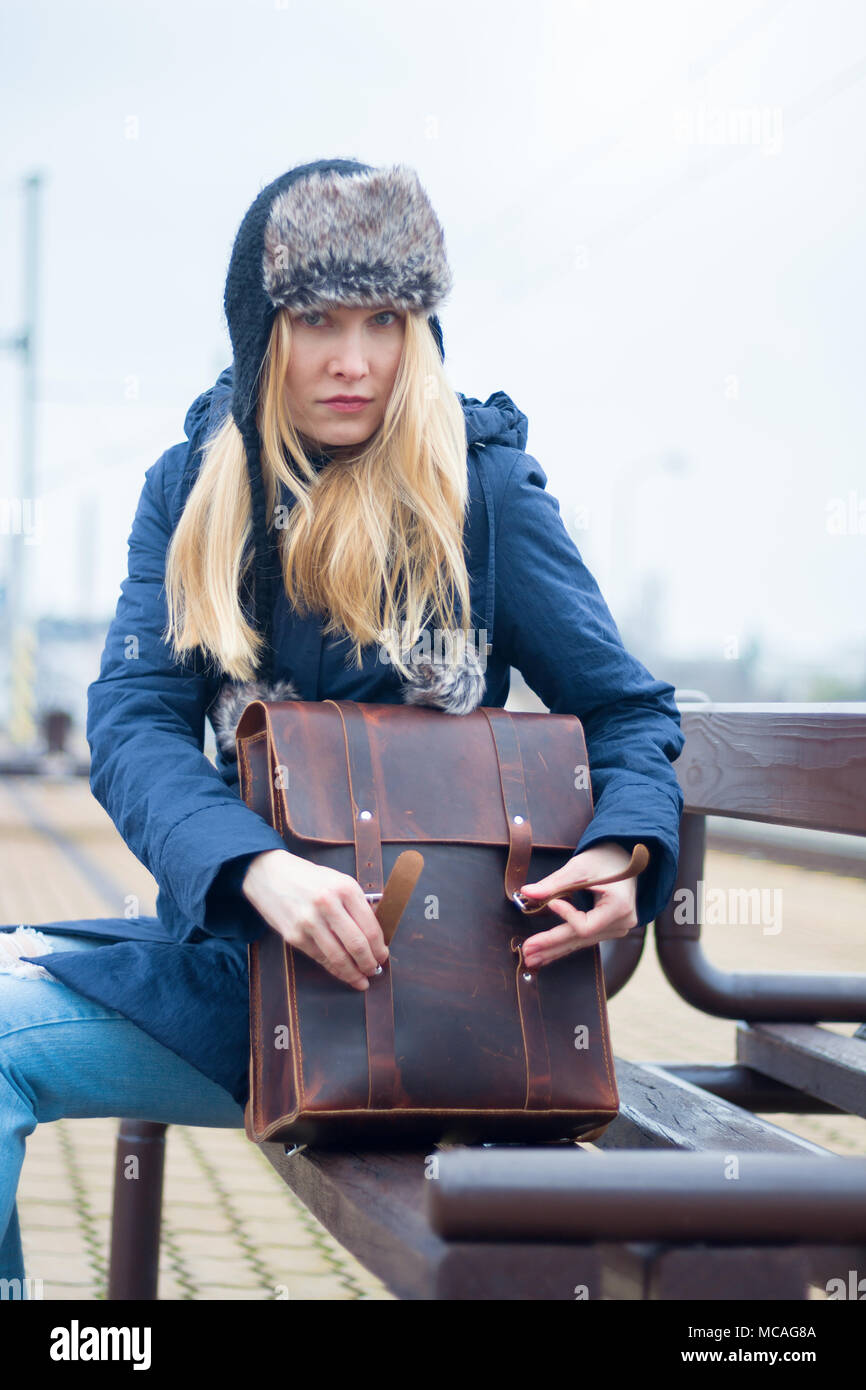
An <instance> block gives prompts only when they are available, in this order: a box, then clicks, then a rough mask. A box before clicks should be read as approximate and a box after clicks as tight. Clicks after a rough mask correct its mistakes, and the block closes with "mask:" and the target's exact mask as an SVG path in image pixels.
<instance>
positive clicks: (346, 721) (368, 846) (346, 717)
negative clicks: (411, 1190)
mask: <svg viewBox="0 0 866 1390" xmlns="http://www.w3.org/2000/svg"><path fill="white" fill-rule="evenodd" d="M324 703H325V704H329V705H334V706H335V708H336V709H337V711H338V712H339V715H340V718H341V719H342V721H343V733H344V735H345V739H346V761H347V764H348V770H349V793H350V795H351V798H352V819H353V824H354V828H355V869H356V875H355V876H356V878H357V880H358V882H359V883H360V885H361V887H362V888H363V890H364V892H365V893H366V894H369V895H372V894H376V895H378V894H382V895H383V898H382V901H383V902H384V882H383V870H382V836H381V825H380V820H379V803H378V799H377V797H376V780H375V775H374V773H373V761H372V757H371V755H370V738H369V735H368V733H367V724H366V720H365V717H364V708H363V705H361V704H359V703H358V702H357V701H354V700H326V701H325V702H324ZM364 1007H365V1014H366V1024H367V1064H368V1070H369V1077H370V1085H369V1091H368V1097H367V1105H368V1107H369V1108H370V1109H371V1110H381V1109H390V1108H391V1107H392V1106H393V1105H394V1103H395V1100H396V1095H397V1089H398V1081H399V1078H398V1075H397V1059H396V1056H395V1051H394V994H393V988H392V983H391V960H390V957H389V959H388V960H386V961H385V964H384V965H383V966H381V967H380V970H379V972H378V973H377V974H375V975H374V976H373V977H372V979H371V980H370V984H369V987H368V988H367V989H366V990H365V991H364Z"/></svg>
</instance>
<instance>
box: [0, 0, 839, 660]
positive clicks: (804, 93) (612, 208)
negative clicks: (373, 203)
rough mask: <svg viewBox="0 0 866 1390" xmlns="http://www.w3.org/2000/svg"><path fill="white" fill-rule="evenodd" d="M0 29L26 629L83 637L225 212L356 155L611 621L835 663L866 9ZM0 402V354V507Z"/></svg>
mask: <svg viewBox="0 0 866 1390" xmlns="http://www.w3.org/2000/svg"><path fill="white" fill-rule="evenodd" d="M0 15H2V30H3V32H2V36H0V52H2V55H3V57H2V83H0V92H2V95H0V105H2V117H3V133H4V138H3V141H2V154H0V254H2V264H3V270H4V273H3V276H2V279H0V337H4V338H7V339H8V337H9V336H10V335H11V334H13V333H15V332H18V331H19V330H20V327H21V322H22V311H23V298H22V272H21V266H22V207H23V205H22V199H21V193H20V185H21V180H22V179H23V178H24V177H25V176H26V175H28V174H30V173H33V172H36V171H41V172H42V174H43V176H44V191H43V196H42V200H41V218H42V223H41V227H42V234H41V254H40V280H39V296H40V311H39V318H38V326H37V337H38V346H39V359H38V360H39V375H40V381H39V405H38V414H37V430H38V454H37V466H38V471H37V477H38V487H37V497H38V498H40V499H41V500H42V503H43V530H42V540H41V541H40V543H39V544H38V545H34V546H32V547H30V550H31V556H32V561H31V563H32V566H33V584H32V593H33V597H34V602H35V606H36V611H37V612H40V613H44V612H51V613H60V614H66V615H73V614H78V613H81V612H86V613H87V614H89V615H91V616H101V615H103V614H104V615H105V616H106V617H107V616H109V615H110V614H111V613H112V612H113V610H114V606H115V603H116V600H117V595H118V587H119V583H120V580H121V579H122V578H123V576H124V574H125V572H126V542H127V537H128V534H129V527H130V523H131V520H132V515H133V513H134V510H135V505H136V501H137V499H138V495H139V492H140V490H141V486H142V482H143V474H144V470H145V469H146V468H147V467H149V465H150V464H151V463H153V462H154V461H155V460H156V459H157V458H158V457H159V455H160V454H161V453H162V452H163V451H164V450H165V449H166V448H168V447H169V446H170V445H172V444H174V443H177V442H178V441H180V440H182V439H183V438H184V435H183V418H184V414H185V412H186V409H187V407H188V405H189V403H190V402H191V401H192V400H193V399H194V397H195V396H196V395H198V393H199V392H200V391H202V390H204V389H206V388H207V386H208V385H210V384H211V383H212V381H213V380H214V378H215V377H216V375H217V373H218V372H219V371H220V370H221V369H222V367H224V366H225V365H227V363H228V362H229V361H230V350H229V344H228V335H227V332H226V328H225V323H224V319H223V315H222V295H223V287H224V280H225V273H226V269H227V264H228V257H229V252H230V249H231V245H232V242H233V239H234V237H235V234H236V232H237V228H238V225H239V223H240V220H241V218H242V216H243V214H244V212H245V211H246V209H247V207H248V206H249V204H250V203H251V202H252V200H253V199H254V198H255V196H256V194H257V193H258V191H259V189H260V188H261V187H263V186H264V185H265V184H266V183H268V182H269V181H270V180H271V179H273V178H275V177H277V175H279V174H281V173H283V172H284V171H285V170H286V169H289V168H291V167H292V166H293V165H295V164H298V163H302V162H305V161H307V160H310V159H317V158H323V157H333V156H345V155H351V156H355V157H357V158H359V159H362V160H364V161H366V162H368V163H372V164H388V163H398V162H401V163H408V164H411V165H412V166H414V167H415V168H416V169H417V170H418V172H419V175H420V177H421V180H422V182H423V184H424V186H425V187H426V189H427V191H428V193H429V195H430V198H431V200H432V202H433V205H434V207H435V208H436V211H437V213H438V215H439V217H440V220H441V221H442V224H443V226H444V228H445V234H446V242H447V248H448V255H449V259H450V262H451V265H452V269H453V272H454V280H455V288H454V291H453V293H452V295H451V297H450V300H449V303H448V305H447V306H446V307H445V308H444V309H443V312H442V316H441V317H442V324H443V330H444V335H445V347H446V369H447V371H448V374H449V379H450V380H451V382H452V385H453V386H454V388H455V389H456V390H459V391H462V392H463V393H464V394H465V395H468V396H475V397H478V398H479V399H481V400H484V399H486V397H487V396H488V395H489V394H490V393H491V392H493V391H496V390H503V391H506V392H507V393H508V394H509V395H510V396H511V397H512V398H513V400H514V401H515V402H516V403H517V405H518V406H519V407H520V408H521V409H522V410H523V411H524V412H525V413H526V414H527V416H528V417H529V442H528V450H529V452H530V453H531V454H532V455H533V456H534V457H535V458H537V459H538V460H539V462H540V463H541V464H542V466H543V468H544V469H545V471H546V473H547V475H548V479H549V482H548V487H549V490H550V491H551V492H552V493H553V494H554V495H555V496H556V497H558V498H559V500H560V503H561V508H562V512H563V516H564V517H565V519H566V521H567V522H568V524H569V526H570V528H571V529H572V533H573V534H574V536H575V539H576V541H577V542H578V545H579V547H580V549H581V551H582V553H583V555H584V558H585V559H586V561H587V563H588V564H589V566H590V568H591V569H592V570H593V573H594V574H595V575H596V577H597V579H598V581H599V583H600V585H601V587H602V590H603V592H604V594H605V596H606V597H607V599H608V602H609V603H610V606H611V608H612V610H613V613H614V616H615V617H616V618H617V619H618V620H625V619H626V618H627V617H628V614H629V613H630V612H633V611H634V610H635V609H636V608H637V607H638V606H639V604H640V601H641V596H642V594H643V593H644V592H645V591H646V589H647V586H654V587H655V588H657V589H658V590H659V592H660V594H661V602H662V605H663V617H664V629H665V631H664V637H665V642H666V646H667V647H668V649H669V650H670V651H672V652H677V653H683V654H685V653H693V654H705V655H710V656H712V655H716V656H718V655H721V654H722V653H723V651H724V649H725V646H726V644H729V643H730V641H731V639H732V637H733V638H735V639H737V640H739V641H740V642H741V643H743V644H745V643H746V642H747V641H748V640H749V638H750V637H751V636H753V635H755V636H758V637H760V638H761V639H762V641H764V643H765V644H766V645H767V647H768V648H769V650H770V652H771V653H772V652H775V653H777V654H778V658H779V660H783V659H786V660H787V659H789V658H792V659H796V660H798V661H802V662H803V663H804V664H805V665H808V666H813V665H816V664H819V663H820V664H822V665H824V666H825V667H828V668H829V669H832V670H833V671H836V672H838V673H840V674H856V673H858V672H862V671H863V670H864V665H866V603H864V594H866V462H864V460H866V450H864V435H866V428H864V406H863V396H864V389H863V383H864V338H866V313H864V307H866V305H864V279H866V255H864V245H866V5H864V4H863V0H787V3H780V2H779V0H769V3H757V0H754V2H753V0H705V2H704V3H698V0H653V3H651V4H648V3H646V0H624V2H622V3H616V2H615V0H587V2H586V3H566V2H565V0H534V2H533V3H531V4H530V3H520V4H515V3H509V0H496V3H492V0H491V3H486V0H460V3H455V0H438V3H437V4H435V5H426V4H425V5H421V4H411V3H407V0H402V2H401V3H397V0H380V2H379V3H374V2H373V0H367V2H366V3H365V0H350V2H349V3H346V0H330V3H329V4H328V5H327V6H321V7H316V6H311V5H309V4H308V3H299V2H298V0H285V2H283V0H276V3H275V0H207V3H198V0H171V3H167V0H166V2H163V0H139V2H138V3H135V4H133V3H128V0H105V2H104V3H103V2H102V0H78V2H77V3H75V4H67V3H60V0H52V2H51V3H47V2H46V0H41V2H40V0H36V2H35V3H34V0H2V4H0ZM20 391H21V379H20V366H19V363H18V361H17V360H16V357H15V356H14V354H13V353H12V352H10V351H8V350H7V351H5V352H3V353H2V354H0V403H2V424H0V450H2V453H0V471H2V482H0V488H2V492H3V495H4V496H5V497H7V498H9V497H14V496H16V495H18V494H19V493H20V482H19V475H18V472H17V468H18V464H17V448H18V443H19V440H20V429H21V422H20V415H19V397H20ZM861 512H862V513H863V515H862V519H861V516H860V513H861ZM831 527H833V528H835V529H830V528H831ZM840 532H841V533H840ZM0 547H2V552H3V565H4V568H5V564H6V557H7V555H8V551H9V543H8V541H6V540H5V539H4V538H2V537H0Z"/></svg>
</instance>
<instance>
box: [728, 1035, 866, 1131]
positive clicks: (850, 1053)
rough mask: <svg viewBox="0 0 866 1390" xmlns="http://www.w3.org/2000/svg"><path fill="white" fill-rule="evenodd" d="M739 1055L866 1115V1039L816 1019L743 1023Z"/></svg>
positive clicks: (768, 1073)
mask: <svg viewBox="0 0 866 1390" xmlns="http://www.w3.org/2000/svg"><path fill="white" fill-rule="evenodd" d="M736 1038H737V1060H738V1061H740V1062H744V1063H745V1064H746V1065H747V1066H750V1067H753V1068H754V1069H755V1070H756V1071H760V1072H763V1073H764V1075H765V1076H770V1077H772V1078H773V1079H774V1080H775V1081H783V1082H786V1083H787V1084H788V1085H790V1086H796V1087H797V1088H798V1089H799V1090H801V1091H805V1092H807V1094H808V1095H810V1096H815V1097H817V1098H818V1099H819V1100H822V1101H827V1102H829V1103H830V1104H832V1105H836V1106H838V1107H839V1108H840V1109H841V1110H844V1111H847V1112H848V1114H850V1115H859V1116H861V1117H862V1118H864V1119H866V1041H864V1040H863V1039H861V1038H848V1037H845V1036H843V1035H842V1034H840V1033H834V1032H832V1031H831V1029H829V1028H821V1027H820V1026H819V1025H818V1024H814V1023H754V1024H746V1023H740V1024H739V1025H738V1026H737V1034H736Z"/></svg>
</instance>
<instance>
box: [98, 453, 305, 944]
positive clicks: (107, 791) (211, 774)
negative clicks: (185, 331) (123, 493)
mask: <svg viewBox="0 0 866 1390" xmlns="http://www.w3.org/2000/svg"><path fill="white" fill-rule="evenodd" d="M170 453H171V451H169V452H168V453H167V454H163V456H162V458H160V459H159V460H158V461H157V462H156V463H155V464H154V465H153V466H152V467H151V468H149V469H148V470H147V472H146V473H145V482H144V487H143V489H142V492H141V496H140V499H139V503H138V507H137V510H136V513H135V517H134V520H133V523H132V530H131V532H130V536H129V572H128V575H127V577H126V578H125V579H124V580H123V582H122V584H121V586H120V590H121V593H120V598H119V600H118V604H117V611H116V613H115V616H114V619H113V620H112V622H111V625H110V627H109V629H108V634H107V637H106V640H105V647H104V649H103V653H102V660H101V663H100V671H99V677H98V679H97V680H95V681H93V682H92V684H91V685H89V686H88V689H87V741H88V743H89V745H90V754H91V762H90V787H91V790H92V792H93V795H94V796H95V797H96V799H97V801H98V802H99V803H100V805H101V806H103V807H104V809H105V810H106V812H107V813H108V815H109V816H110V817H111V819H112V821H113V822H114V824H115V825H116V826H117V829H118V831H119V832H120V834H121V835H122V837H123V839H124V840H125V841H126V843H127V845H128V846H129V848H130V849H131V850H132V852H133V854H135V856H136V857H137V858H138V859H139V860H141V862H142V863H143V864H144V865H145V866H146V867H147V868H148V869H149V870H150V872H151V873H152V874H153V876H154V878H155V879H156V881H157V884H158V885H159V888H160V891H161V892H164V893H165V894H166V895H167V896H168V897H169V899H170V900H171V901H172V903H173V904H175V905H176V907H177V908H178V909H179V911H180V913H181V914H182V916H183V917H184V918H185V919H186V920H187V922H188V923H190V924H191V926H190V927H189V930H188V931H186V933H185V934H184V935H183V936H181V939H186V936H187V935H190V934H191V933H192V931H194V930H195V928H196V927H202V928H204V930H206V931H208V932H209V933H211V934H213V935H215V936H223V937H230V938H234V939H240V940H245V941H246V940H251V939H254V937H255V936H258V935H261V934H263V932H264V931H265V930H267V924H266V923H265V922H264V919H263V918H261V916H260V915H259V914H257V913H256V914H255V917H256V919H257V923H258V927H257V929H254V928H253V927H252V926H251V917H250V916H249V915H247V916H244V915H242V914H238V915H237V916H235V915H233V914H231V913H227V912H220V911H219V910H218V905H217V904H216V903H215V900H214V897H213V896H212V897H211V898H210V899H208V898H207V894H208V890H209V889H210V887H211V886H212V883H213V880H214V879H215V877H216V875H217V874H218V871H219V870H220V868H221V867H222V865H224V864H225V863H226V861H228V860H230V859H235V858H237V856H238V855H240V854H245V853H249V854H252V853H261V852H262V851H263V850H272V849H285V844H284V842H283V840H282V838H281V836H280V835H279V834H278V832H277V831H276V830H274V829H273V828H272V827H271V826H269V825H268V823H267V822H266V821H265V820H264V819H263V818H262V817H261V816H259V815H258V814H257V813H256V812H255V811H253V810H252V808H251V807H249V806H247V805H246V803H245V802H244V801H243V800H242V799H241V798H240V796H239V794H238V793H237V792H236V791H235V790H234V789H233V788H231V787H229V786H227V784H226V783H225V782H224V781H223V779H222V777H221V776H220V774H219V772H218V771H217V769H216V768H215V767H214V765H213V763H212V762H211V761H210V759H209V758H208V757H206V756H205V753H204V727H205V714H206V710H207V707H208V705H209V703H210V702H211V700H212V699H213V696H214V694H215V693H216V689H217V687H218V684H219V679H218V677H213V676H205V675H202V674H196V673H195V669H194V668H195V667H196V665H198V664H200V663H197V662H195V661H191V662H189V663H188V664H182V663H179V662H176V661H175V660H174V659H173V658H172V655H171V652H170V648H169V646H168V644H167V643H166V642H165V641H164V639H163V633H164V631H165V628H166V624H167V620H168V612H167V607H166V601H165V589H164V579H165V558H166V551H167V548H168V542H169V539H170V537H171V532H172V525H171V520H170V512H169V507H168V504H167V500H166V493H165V476H166V461H167V459H168V457H169V454H170ZM252 912H253V909H252V908H250V913H252ZM171 915H172V917H174V918H175V919H176V917H177V914H176V913H173V914H171ZM172 929H174V928H172Z"/></svg>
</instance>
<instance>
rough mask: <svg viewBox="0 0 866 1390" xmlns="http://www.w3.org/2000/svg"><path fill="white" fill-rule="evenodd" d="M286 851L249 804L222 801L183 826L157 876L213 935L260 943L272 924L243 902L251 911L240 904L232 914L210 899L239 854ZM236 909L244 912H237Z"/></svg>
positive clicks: (165, 850) (172, 837) (177, 829)
mask: <svg viewBox="0 0 866 1390" xmlns="http://www.w3.org/2000/svg"><path fill="white" fill-rule="evenodd" d="M285 848H286V844H285V841H284V840H283V837H282V836H281V835H280V834H279V832H278V831H277V830H274V829H273V827H272V826H270V825H268V823H267V822H266V821H265V820H263V819H262V817H261V816H258V815H256V814H255V813H254V812H252V811H251V810H250V808H249V807H248V806H247V805H246V804H245V803H244V802H242V801H236V802H235V801H221V802H220V803H219V804H218V805H213V806H204V807H201V808H200V809H199V810H198V811H193V812H192V814H191V815H189V816H187V817H186V818H185V819H184V820H182V821H179V822H178V824H177V825H176V826H175V827H174V829H173V830H172V831H171V833H170V834H169V835H168V837H167V838H166V840H165V842H164V844H163V846H162V853H161V856H160V862H159V865H158V872H157V874H156V875H155V876H156V877H157V878H158V880H159V882H160V884H164V885H165V889H166V892H167V893H168V894H169V895H170V896H171V898H172V899H173V900H174V902H175V903H177V905H178V907H179V908H180V909H181V911H182V912H183V913H184V915H185V916H186V917H187V918H188V919H189V920H190V921H192V922H196V923H200V924H201V926H202V927H203V928H204V930H205V931H207V932H208V933H209V934H211V935H213V936H219V937H226V938H229V939H231V940H235V941H251V940H256V939H257V938H258V937H260V936H262V935H263V934H264V932H265V931H266V930H267V923H266V922H265V920H264V918H263V917H262V916H261V913H259V912H257V911H256V909H255V908H254V907H253V905H252V903H248V902H247V901H246V899H243V903H244V904H245V905H246V909H248V910H243V909H240V904H239V903H237V904H235V905H233V906H232V908H230V907H229V906H228V904H226V903H225V900H223V903H224V905H223V906H222V907H220V906H217V905H216V898H214V900H209V899H208V894H209V892H210V890H211V888H212V887H213V886H214V880H215V879H216V877H217V875H218V874H219V872H220V870H221V869H222V868H223V867H224V865H225V864H226V862H227V861H228V860H232V859H237V858H238V856H239V855H240V854H249V855H253V854H262V853H263V852H264V851H266V850H272V849H283V850H284V849H285ZM234 906H237V907H238V908H239V909H240V910H239V911H237V912H235V911H234V910H233V907H234ZM250 933H253V934H252V935H251V934H250Z"/></svg>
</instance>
